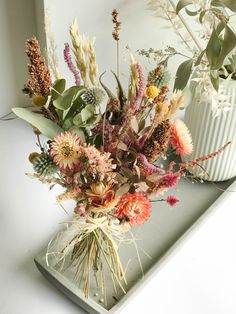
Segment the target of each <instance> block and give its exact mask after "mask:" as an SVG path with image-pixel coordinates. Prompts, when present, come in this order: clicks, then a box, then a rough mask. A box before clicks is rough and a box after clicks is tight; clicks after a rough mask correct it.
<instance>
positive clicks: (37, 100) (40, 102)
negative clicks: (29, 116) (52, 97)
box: [32, 95, 47, 107]
mask: <svg viewBox="0 0 236 314" xmlns="http://www.w3.org/2000/svg"><path fill="white" fill-rule="evenodd" d="M32 101H33V104H34V105H35V106H37V107H43V106H44V105H45V104H46V101H47V100H46V98H45V97H43V96H41V95H35V96H33V97H32Z"/></svg>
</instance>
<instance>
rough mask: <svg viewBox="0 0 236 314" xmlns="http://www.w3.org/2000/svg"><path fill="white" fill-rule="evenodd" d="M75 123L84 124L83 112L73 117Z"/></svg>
mask: <svg viewBox="0 0 236 314" xmlns="http://www.w3.org/2000/svg"><path fill="white" fill-rule="evenodd" d="M73 123H74V125H76V126H82V125H83V120H82V117H81V113H78V114H77V115H76V116H75V117H74V118H73Z"/></svg>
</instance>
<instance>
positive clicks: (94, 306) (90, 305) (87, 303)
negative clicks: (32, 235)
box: [34, 178, 236, 314]
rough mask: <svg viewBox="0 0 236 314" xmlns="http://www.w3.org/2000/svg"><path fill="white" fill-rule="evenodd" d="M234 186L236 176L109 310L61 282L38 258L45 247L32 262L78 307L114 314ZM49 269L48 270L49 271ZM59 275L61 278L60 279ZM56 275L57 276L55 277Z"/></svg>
mask: <svg viewBox="0 0 236 314" xmlns="http://www.w3.org/2000/svg"><path fill="white" fill-rule="evenodd" d="M234 187H235V188H236V178H234V181H233V182H232V183H231V184H230V185H229V186H228V187H227V189H226V190H225V191H224V192H222V194H221V195H219V196H218V197H217V198H216V199H215V201H214V202H213V203H212V204H211V205H210V206H209V207H208V208H207V209H206V210H205V211H204V213H202V214H201V215H200V216H199V217H198V218H197V219H196V220H195V222H194V223H193V224H192V225H191V226H189V227H188V228H187V229H186V231H185V232H184V233H183V234H182V235H181V236H180V237H179V238H177V239H176V241H174V242H173V244H172V245H171V247H170V248H169V249H168V250H167V251H166V252H165V253H164V254H163V255H162V256H161V257H160V259H158V260H157V261H156V263H154V264H153V265H152V266H151V267H150V268H149V270H148V271H147V272H146V273H145V276H144V277H143V278H141V279H140V280H138V281H137V282H136V283H135V284H134V285H133V286H132V287H131V288H130V289H129V290H128V292H127V294H126V295H124V296H123V297H122V298H121V300H119V302H117V304H115V305H114V306H113V307H112V308H111V309H110V310H107V309H105V308H104V307H102V306H101V305H99V303H96V302H95V301H93V300H92V299H85V298H84V297H83V295H82V293H81V295H80V293H78V294H75V293H73V291H71V290H69V289H68V285H69V283H68V285H65V284H64V283H62V281H64V277H63V276H62V275H60V274H59V273H58V272H56V271H54V270H53V269H52V268H49V267H45V266H46V263H42V261H41V260H40V259H41V258H40V257H42V254H43V252H45V249H44V250H43V251H41V253H40V254H38V256H36V258H35V259H34V262H35V264H36V266H37V268H38V270H39V271H40V272H41V273H42V274H43V275H44V276H46V277H48V276H50V277H51V278H52V281H53V282H52V281H51V280H50V282H52V284H54V285H55V281H56V282H58V283H59V284H60V285H61V288H60V287H59V286H58V284H56V286H57V287H58V288H59V290H60V291H62V290H63V291H62V292H63V293H64V294H66V295H67V296H68V297H69V298H70V299H71V300H72V301H73V302H75V303H76V304H78V305H79V306H80V307H82V308H83V309H84V310H85V311H88V309H89V310H92V312H91V311H90V312H89V313H93V314H99V313H100V314H115V313H119V312H120V311H121V310H122V308H124V306H125V305H126V304H127V302H128V301H130V300H132V298H134V297H135V295H136V294H137V293H138V292H139V291H140V290H141V289H143V288H144V287H145V286H146V284H148V282H149V280H150V279H151V278H152V276H153V275H155V274H157V273H158V272H159V271H160V270H161V269H162V267H163V266H165V264H166V263H167V262H168V260H169V259H170V258H171V257H172V256H174V254H177V252H178V251H179V250H180V249H181V248H182V247H183V246H184V244H185V243H186V241H187V240H188V239H190V237H191V236H193V235H194V234H195V233H196V232H197V230H199V229H200V228H201V226H202V225H203V224H204V223H206V222H207V221H208V219H209V218H210V217H211V216H212V215H213V214H214V212H215V211H216V210H217V209H218V208H219V207H220V205H221V204H222V203H223V201H224V200H226V199H227V198H228V197H229V195H231V193H230V190H232V188H234ZM49 269H50V271H49ZM60 276H61V277H62V278H63V279H62V278H61V280H60ZM56 277H57V278H56ZM58 277H59V278H58ZM65 290H69V292H70V293H69V294H67V293H66V291H65ZM73 296H75V297H76V298H77V299H79V302H77V301H76V300H74V299H73Z"/></svg>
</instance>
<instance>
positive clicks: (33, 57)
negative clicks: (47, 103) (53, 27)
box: [23, 37, 52, 97]
mask: <svg viewBox="0 0 236 314" xmlns="http://www.w3.org/2000/svg"><path fill="white" fill-rule="evenodd" d="M26 54H27V56H28V57H29V60H30V64H29V65H28V71H29V74H30V76H31V78H30V79H29V80H28V81H27V82H26V84H25V85H24V89H23V92H24V93H25V94H28V95H29V96H30V97H32V96H34V95H42V96H43V97H47V95H48V93H49V91H50V87H51V85H52V81H51V76H50V72H49V69H48V67H47V65H46V62H45V59H44V57H43V56H42V53H41V49H40V45H39V42H38V40H37V39H36V38H35V37H32V38H31V39H29V40H27V42H26Z"/></svg>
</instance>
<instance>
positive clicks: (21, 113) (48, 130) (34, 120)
mask: <svg viewBox="0 0 236 314" xmlns="http://www.w3.org/2000/svg"><path fill="white" fill-rule="evenodd" d="M12 111H13V112H14V113H15V114H16V115H17V116H18V117H19V118H21V119H23V120H25V121H27V122H28V123H30V124H32V125H33V126H34V127H36V128H37V129H39V131H40V132H41V133H42V134H43V135H45V136H47V137H49V138H53V137H55V136H56V135H57V134H59V133H61V132H63V129H62V128H60V127H59V126H58V125H57V124H56V123H54V122H52V121H51V120H49V119H47V118H45V117H43V116H42V115H41V114H37V113H34V112H32V111H30V110H28V109H25V108H13V109H12Z"/></svg>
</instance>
